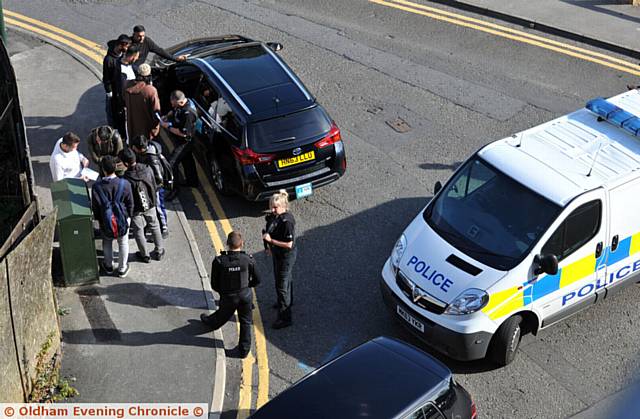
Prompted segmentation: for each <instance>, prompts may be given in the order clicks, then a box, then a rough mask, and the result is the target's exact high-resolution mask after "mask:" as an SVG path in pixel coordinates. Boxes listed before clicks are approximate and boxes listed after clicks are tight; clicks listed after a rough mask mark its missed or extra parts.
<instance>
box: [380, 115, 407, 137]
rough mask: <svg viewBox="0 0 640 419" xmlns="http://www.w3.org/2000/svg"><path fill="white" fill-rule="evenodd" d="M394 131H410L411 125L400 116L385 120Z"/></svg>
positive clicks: (401, 132)
mask: <svg viewBox="0 0 640 419" xmlns="http://www.w3.org/2000/svg"><path fill="white" fill-rule="evenodd" d="M385 122H386V123H387V125H389V126H390V127H391V128H392V129H393V130H394V131H396V132H399V133H400V134H404V133H405V132H409V131H411V126H410V125H409V124H407V121H405V120H404V119H402V118H396V119H393V120H391V121H385Z"/></svg>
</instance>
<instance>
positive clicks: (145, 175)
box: [124, 163, 157, 214]
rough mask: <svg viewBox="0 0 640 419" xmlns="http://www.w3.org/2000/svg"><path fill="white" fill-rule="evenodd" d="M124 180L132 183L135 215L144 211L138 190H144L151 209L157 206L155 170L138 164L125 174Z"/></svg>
mask: <svg viewBox="0 0 640 419" xmlns="http://www.w3.org/2000/svg"><path fill="white" fill-rule="evenodd" d="M124 178H125V179H127V180H128V181H129V183H131V190H132V192H133V213H134V214H139V213H141V212H143V211H144V208H142V203H141V202H140V194H139V193H138V188H144V191H143V193H144V194H145V196H146V198H147V199H148V200H149V204H150V205H149V208H151V207H155V206H156V189H157V185H156V180H155V177H154V176H153V170H151V168H150V167H149V166H147V165H146V164H142V163H137V164H135V165H134V166H133V167H130V168H129V169H128V170H127V171H126V172H125V173H124Z"/></svg>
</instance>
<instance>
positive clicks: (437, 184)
mask: <svg viewBox="0 0 640 419" xmlns="http://www.w3.org/2000/svg"><path fill="white" fill-rule="evenodd" d="M440 189H442V183H440V181H437V182H436V184H435V185H434V186H433V194H434V195H436V194H437V193H438V192H440Z"/></svg>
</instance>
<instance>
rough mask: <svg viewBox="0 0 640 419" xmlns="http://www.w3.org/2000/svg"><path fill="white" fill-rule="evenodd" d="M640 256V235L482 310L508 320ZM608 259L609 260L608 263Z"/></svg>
mask: <svg viewBox="0 0 640 419" xmlns="http://www.w3.org/2000/svg"><path fill="white" fill-rule="evenodd" d="M638 252H640V232H638V233H636V234H634V235H633V236H629V237H627V238H625V239H624V240H622V241H621V242H620V243H619V244H618V247H617V248H616V250H615V251H614V252H611V250H610V248H609V247H607V248H606V249H605V251H604V252H602V256H600V257H599V258H597V259H596V257H595V254H593V253H592V254H590V255H588V256H585V257H583V258H582V259H579V260H577V261H575V262H573V263H571V264H570V265H567V266H565V267H564V268H561V269H559V270H558V273H557V274H555V275H546V276H543V277H541V278H540V279H538V280H537V281H536V282H535V283H533V284H528V283H524V284H523V285H522V286H515V287H511V288H507V289H505V290H502V291H498V292H496V293H493V294H491V295H490V296H489V303H488V304H487V306H486V307H484V308H483V309H482V312H483V313H485V314H487V315H488V316H489V318H491V319H492V320H496V319H499V318H500V317H503V316H506V315H508V314H510V313H512V312H513V311H515V310H517V309H519V308H521V307H524V306H526V305H528V304H531V303H532V302H534V301H536V300H538V299H540V298H543V297H545V296H547V295H549V294H551V293H553V292H556V291H558V290H560V289H562V288H564V287H566V286H569V285H571V284H573V283H574V282H576V281H579V280H581V279H583V278H584V277H586V276H588V275H591V274H593V273H594V272H595V271H596V268H598V267H599V268H600V269H601V268H602V267H603V266H604V260H606V264H607V265H613V264H616V263H618V262H620V261H622V260H624V259H626V258H628V257H630V256H632V255H634V254H636V253H638ZM605 258H606V259H605Z"/></svg>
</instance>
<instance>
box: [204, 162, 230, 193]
mask: <svg viewBox="0 0 640 419" xmlns="http://www.w3.org/2000/svg"><path fill="white" fill-rule="evenodd" d="M209 162H210V163H209V164H210V166H211V180H212V181H213V186H214V187H215V188H216V191H218V192H220V194H221V195H225V196H229V195H231V190H230V189H229V186H228V182H227V181H226V180H225V178H224V173H222V166H220V163H219V162H218V159H217V158H215V157H214V156H210V157H209Z"/></svg>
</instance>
